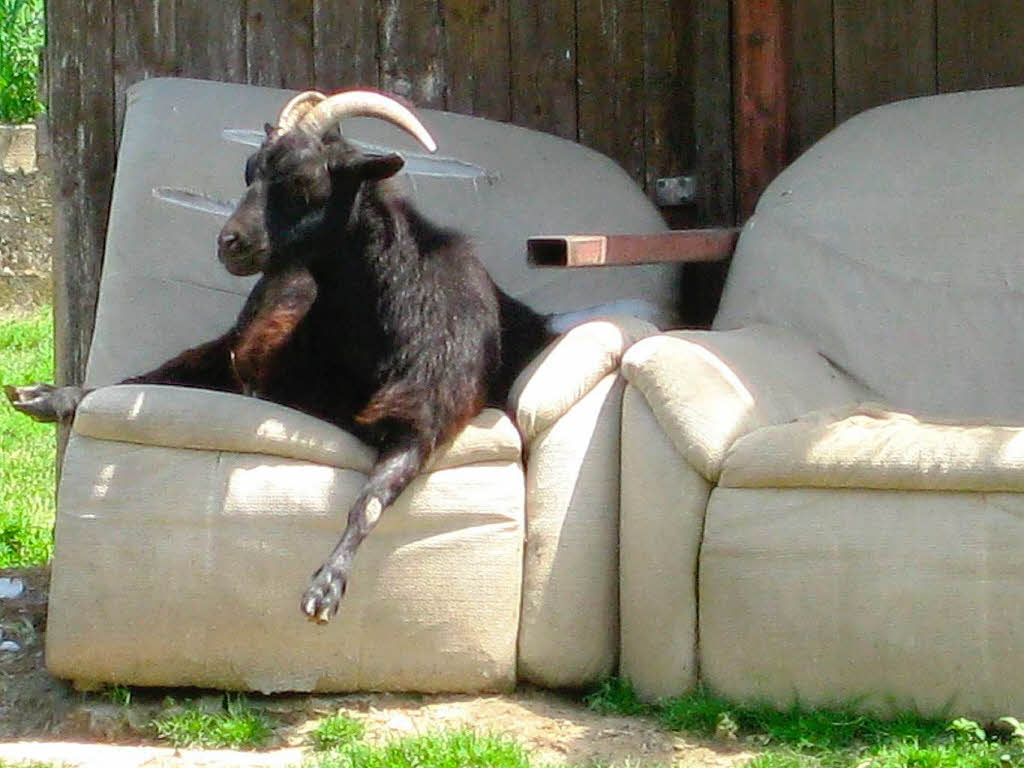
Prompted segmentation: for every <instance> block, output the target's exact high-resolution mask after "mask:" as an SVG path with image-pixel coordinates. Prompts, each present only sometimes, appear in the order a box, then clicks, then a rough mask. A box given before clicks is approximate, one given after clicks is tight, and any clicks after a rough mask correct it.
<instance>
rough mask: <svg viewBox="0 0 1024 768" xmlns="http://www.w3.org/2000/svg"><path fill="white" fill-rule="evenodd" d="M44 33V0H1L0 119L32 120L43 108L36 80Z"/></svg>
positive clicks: (2, 121)
mask: <svg viewBox="0 0 1024 768" xmlns="http://www.w3.org/2000/svg"><path fill="white" fill-rule="evenodd" d="M44 36H45V32H44V23H43V0H0V123H25V122H29V121H31V120H32V119H33V118H34V117H35V116H36V114H38V113H39V111H40V110H41V109H42V104H40V103H39V99H38V97H37V95H36V93H37V86H36V83H37V81H38V78H39V49H40V48H41V47H42V45H43V39H44Z"/></svg>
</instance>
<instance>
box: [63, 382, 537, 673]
mask: <svg viewBox="0 0 1024 768" xmlns="http://www.w3.org/2000/svg"><path fill="white" fill-rule="evenodd" d="M240 399H241V398H240ZM503 418H505V417H503ZM499 431H500V430H499ZM481 459H482V457H478V460H477V461H476V462H474V463H472V464H466V465H462V466H459V467H457V468H451V469H439V470H436V471H433V472H428V473H425V474H422V475H420V476H419V477H417V478H416V479H415V480H414V481H413V483H412V485H411V486H410V487H409V488H408V489H406V491H405V492H404V493H403V494H402V495H401V496H400V497H399V499H398V500H397V501H396V502H395V504H394V505H393V506H392V507H390V508H388V510H387V511H386V512H385V513H384V515H383V516H382V517H381V520H380V523H379V524H378V526H377V528H376V529H375V530H374V531H373V534H372V535H371V536H369V537H367V539H366V541H365V542H363V545H362V546H361V547H360V549H359V552H358V554H357V556H356V560H355V569H354V572H353V574H352V578H351V581H350V583H349V587H348V590H347V592H346V595H345V599H344V601H343V604H342V607H341V610H340V612H339V613H338V615H337V616H336V617H335V619H334V620H333V621H332V622H331V623H330V624H328V625H327V626H317V625H314V624H312V623H311V622H309V621H308V620H307V619H306V617H305V616H304V615H303V614H302V613H301V612H300V611H299V598H300V596H301V595H302V591H303V590H304V589H305V587H306V585H307V584H308V580H309V577H310V574H311V573H313V571H314V570H315V569H316V568H317V567H318V566H319V565H320V563H321V562H322V561H323V558H324V557H325V556H326V555H327V554H328V552H329V551H330V549H331V547H333V546H334V542H335V541H336V540H337V537H338V536H339V535H340V532H341V530H342V529H343V528H344V525H345V520H346V518H347V513H348V505H349V504H350V503H351V502H352V501H353V500H354V498H355V496H356V494H357V492H358V490H359V488H360V486H361V485H362V483H363V481H364V479H365V476H364V475H363V474H362V473H361V472H359V471H357V470H354V469H349V468H338V467H335V466H329V465H325V464H317V463H313V462H310V461H301V460H296V459H292V458H283V457H278V456H273V455H268V454H255V453H239V452H236V451H232V450H213V449H205V450H193V449H187V448H180V447H160V446H156V445H142V444H138V443H129V442H121V441H115V440H107V439H95V438H91V437H85V436H82V435H78V434H74V435H72V438H71V441H70V442H69V445H68V450H67V454H66V459H65V463H64V468H63V474H62V478H61V485H60V494H59V498H58V503H57V509H58V513H57V522H56V547H55V553H54V569H53V577H52V584H51V591H50V604H49V621H48V628H47V647H46V653H47V665H48V668H49V669H50V671H51V672H52V673H53V674H55V675H57V676H58V677H64V678H70V679H73V680H77V681H79V682H86V683H128V684H133V685H151V686H180V685H196V686H202V687H210V688H225V689H243V690H256V691H263V692H271V691H313V690H324V691H352V690H421V691H473V690H489V691H493V690H507V689H509V688H511V687H512V686H513V685H514V683H515V679H516V674H515V670H516V636H517V632H516V626H517V620H518V616H519V607H520V585H521V581H522V562H523V559H522V546H523V545H522V540H523V508H524V502H523V479H522V478H523V475H522V467H521V464H520V463H519V461H518V460H517V459H509V458H507V457H502V454H501V451H500V450H499V451H496V452H495V455H494V456H493V458H491V459H489V460H481Z"/></svg>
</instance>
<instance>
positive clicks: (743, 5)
mask: <svg viewBox="0 0 1024 768" xmlns="http://www.w3.org/2000/svg"><path fill="white" fill-rule="evenodd" d="M732 28H733V51H734V54H733V59H734V60H733V113H734V121H733V125H734V129H733V130H734V137H733V141H734V147H735V157H736V161H735V162H736V166H735V167H736V213H737V220H738V222H739V223H742V222H743V221H744V220H745V219H746V218H747V217H749V216H750V214H751V213H753V211H754V206H755V205H756V204H757V199H758V197H760V195H761V192H763V191H764V188H765V187H766V186H768V182H770V181H771V180H772V179H773V178H775V176H776V175H777V174H778V173H779V171H781V170H782V169H783V167H784V166H785V164H786V131H787V120H786V55H785V37H786V35H785V30H786V27H785V20H784V13H783V0H734V2H733V21H732Z"/></svg>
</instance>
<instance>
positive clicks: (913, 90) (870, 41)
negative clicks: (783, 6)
mask: <svg viewBox="0 0 1024 768" xmlns="http://www.w3.org/2000/svg"><path fill="white" fill-rule="evenodd" d="M935 50H936V46H935V3H934V0H835V51H836V54H835V55H836V69H835V71H836V122H837V123H838V122H842V121H843V120H845V119H846V118H848V117H850V116H852V115H855V114H857V113H858V112H861V111H863V110H865V109H868V108H869V107H874V106H877V105H879V104H885V103H887V102H890V101H896V100H898V99H903V98H908V97H911V96H923V95H926V94H930V93H934V92H935V86H936V82H935V80H936V77H935Z"/></svg>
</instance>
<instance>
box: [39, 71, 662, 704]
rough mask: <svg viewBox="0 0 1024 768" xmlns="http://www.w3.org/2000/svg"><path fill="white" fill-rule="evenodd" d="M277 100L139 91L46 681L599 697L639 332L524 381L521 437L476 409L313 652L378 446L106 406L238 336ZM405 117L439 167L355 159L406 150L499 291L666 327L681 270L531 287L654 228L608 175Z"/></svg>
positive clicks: (267, 94)
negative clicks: (545, 256)
mask: <svg viewBox="0 0 1024 768" xmlns="http://www.w3.org/2000/svg"><path fill="white" fill-rule="evenodd" d="M289 96H290V94H288V93H286V92H283V91H277V90H273V89H266V88H256V87H248V86H239V85H230V84H224V83H212V82H200V81H194V80H173V79H168V80H152V81H148V82H145V83H142V84H139V85H137V86H135V87H133V89H132V90H131V91H130V92H129V95H128V99H127V104H128V107H127V113H126V117H125V121H124V133H123V137H122V140H121V147H120V154H119V161H118V173H117V178H116V180H115V184H114V194H113V201H112V208H111V218H110V224H109V234H108V239H107V244H106V251H105V260H104V268H103V275H102V281H101V286H100V298H99V306H98V311H97V320H96V327H95V333H94V336H93V345H92V350H91V353H90V359H89V365H88V371H87V382H86V384H87V385H88V386H90V387H99V389H97V390H96V391H95V392H94V393H92V394H91V395H90V396H88V397H87V398H86V399H85V400H84V401H83V402H82V403H81V406H80V408H79V411H78V414H77V417H76V420H75V423H74V426H73V429H72V434H71V437H70V441H69V443H68V447H67V453H66V457H65V464H64V468H63V475H62V479H61V484H60V489H59V498H58V505H57V523H56V548H55V554H54V562H53V579H52V587H51V594H50V614H49V625H48V633H47V649H46V652H47V663H48V665H49V668H50V670H51V671H52V672H54V673H55V674H56V675H58V676H60V677H65V678H70V679H73V680H76V681H78V682H79V683H82V684H90V683H128V684H139V685H198V686H209V687H219V688H235V689H254V690H260V691H277V690H335V691H339V690H360V689H361V690H419V691H477V690H501V689H507V688H509V687H511V686H512V685H514V684H515V682H516V680H517V679H521V678H522V679H528V680H531V681H533V682H536V683H541V684H546V685H583V684H586V683H589V682H593V681H596V680H597V679H599V678H600V677H601V676H603V675H606V674H608V673H610V672H612V671H613V670H614V669H615V666H616V663H617V654H618V639H617V638H618V636H617V633H616V627H617V625H618V623H617V622H618V619H617V608H618V601H617V593H618V570H617V568H618V560H617V546H618V538H617V537H618V496H619V489H618V456H619V421H620V419H619V407H620V395H621V391H622V387H623V384H622V383H621V381H619V380H618V379H617V377H616V372H617V369H618V366H619V361H620V358H621V355H622V352H623V351H624V350H625V349H626V348H628V347H629V346H630V345H631V344H632V343H634V342H635V341H637V340H639V339H640V338H642V337H644V336H646V335H649V334H650V333H653V332H654V331H655V330H656V328H655V326H654V325H652V324H651V323H650V322H648V321H647V320H638V319H635V318H631V317H622V318H618V319H616V320H604V321H597V322H591V323H587V324H584V325H580V326H579V327H577V328H575V329H573V330H571V331H569V332H568V333H567V334H566V335H565V336H563V337H562V338H560V339H559V340H558V341H557V342H556V343H555V344H554V345H553V346H552V347H551V348H550V349H549V350H547V352H546V353H545V354H544V355H543V356H542V358H541V359H540V360H538V361H536V362H535V363H534V365H533V366H532V367H531V368H530V370H528V371H527V372H525V373H524V374H523V376H522V377H521V378H520V380H519V382H518V383H517V385H516V393H515V396H514V400H513V402H512V403H511V404H510V412H511V413H513V414H514V415H515V416H516V418H517V420H518V424H516V423H514V422H513V421H512V420H511V419H510V417H509V416H508V415H506V414H505V413H503V412H501V411H497V410H485V411H484V412H483V413H482V414H481V415H480V416H479V417H478V418H477V419H475V420H474V421H473V422H472V423H471V424H470V425H469V427H467V429H466V430H465V431H464V432H463V433H462V434H460V435H459V436H458V437H457V438H456V439H455V440H454V441H453V442H452V443H451V444H449V445H446V446H442V447H441V448H439V449H438V450H437V452H436V453H435V455H434V456H433V459H432V461H431V463H430V465H429V466H428V467H427V469H426V471H424V472H423V473H422V474H421V476H420V477H418V478H417V479H416V480H415V481H414V482H413V484H412V485H411V486H410V487H409V489H408V490H407V491H406V492H405V493H404V494H402V496H401V497H400V499H399V500H398V501H397V502H396V504H395V505H394V506H393V507H392V508H390V509H389V510H387V511H386V513H385V515H384V517H383V518H382V520H381V522H380V525H379V527H378V528H377V529H376V530H375V531H374V532H373V534H372V535H371V536H370V537H369V538H368V539H367V541H366V542H365V543H364V545H363V546H362V547H361V549H360V551H359V555H358V557H357V559H356V564H355V572H354V574H353V578H352V582H351V585H350V588H349V590H348V592H347V594H346V596H345V598H344V603H343V606H342V608H341V611H340V613H339V615H338V617H337V619H336V620H335V621H333V622H332V623H331V624H330V625H328V626H326V627H318V626H314V625H312V624H310V623H309V622H307V621H306V620H305V619H304V617H303V616H302V614H301V613H300V611H299V607H298V606H299V597H300V595H301V592H302V589H303V588H304V584H305V583H306V581H307V580H308V578H309V575H310V573H312V571H313V569H314V568H315V567H316V566H317V565H318V563H319V562H320V560H321V559H322V558H323V556H324V555H325V554H326V553H327V552H328V551H329V550H330V547H331V546H332V545H333V542H334V540H335V539H336V537H337V535H338V533H339V531H340V530H341V529H342V527H343V525H344V520H343V517H344V514H345V511H346V510H347V508H348V506H349V504H350V503H351V501H352V499H353V498H354V495H355V493H356V492H357V489H358V488H359V486H360V485H361V483H362V480H363V476H364V473H365V472H366V471H367V470H368V468H369V466H370V463H371V461H372V459H373V456H372V454H371V452H370V449H369V448H368V447H367V446H365V445H363V444H361V443H359V442H358V441H357V440H355V439H354V438H353V437H352V436H351V435H348V434H346V433H345V432H343V431H341V430H339V429H337V428H335V427H332V426H330V425H327V424H325V423H322V422H319V421H317V420H316V419H312V418H310V417H308V416H305V415H304V414H301V413H298V412H295V411H291V410H289V409H287V408H283V407H280V406H277V405H274V404H272V403H267V402H265V401H261V400H256V399H252V398H245V397H241V396H237V395H228V394H221V393H214V392H203V391H198V390H185V389H179V388H174V387H155V386H112V387H108V386H105V385H108V384H111V383H113V382H116V381H120V380H122V379H123V378H125V377H127V376H129V375H132V374H135V373H138V372H140V371H144V370H148V369H150V368H152V367H154V366H155V365H157V364H159V363H160V362H161V361H163V360H165V359H167V358H169V357H170V356H172V355H174V354H176V353H177V352H179V351H180V350H181V349H184V348H186V347H188V346H192V345H194V344H197V343H199V342H201V341H204V340H206V339H209V338H212V337H213V336H215V335H217V334H219V333H221V332H222V331H223V330H224V329H226V328H227V327H228V326H229V325H230V323H231V321H232V320H233V318H234V316H235V314H236V313H237V312H238V310H239V309H240V307H241V305H242V302H243V299H244V297H245V294H246V293H247V291H248V290H249V288H250V287H251V284H252V280H251V279H249V280H246V279H243V278H236V277H232V276H231V275H229V274H227V272H225V271H224V270H223V269H222V268H221V266H220V265H219V264H218V263H217V260H216V258H215V239H216V235H217V231H218V229H219V228H220V226H221V223H222V221H223V218H222V217H223V215H226V212H227V211H229V210H230V201H231V200H232V198H234V197H237V196H238V195H239V194H240V193H241V191H242V189H243V184H242V175H243V174H242V171H243V168H244V164H245V159H246V157H247V156H248V155H249V154H250V153H251V152H252V151H253V145H254V144H258V143H259V141H260V140H261V138H260V137H261V134H262V127H261V126H262V125H263V124H264V122H265V121H267V120H268V119H273V116H274V115H276V114H277V112H278V111H279V109H280V107H281V105H282V104H284V103H285V102H286V101H287V99H288V97H289ZM422 114H423V117H424V121H425V122H426V123H427V124H428V125H429V127H430V129H431V132H432V133H433V134H434V135H435V136H436V137H437V138H438V142H439V144H440V151H439V153H438V154H437V155H436V156H434V155H424V154H423V153H422V152H420V151H419V150H417V149H416V148H415V146H414V145H413V144H411V143H410V142H408V141H407V140H406V138H405V137H404V136H402V135H400V134H399V133H398V132H395V131H393V130H391V128H390V127H389V126H386V125H382V124H381V123H380V121H369V120H366V119H355V120H352V121H351V125H349V124H346V126H345V131H346V136H348V137H350V138H353V139H355V140H358V141H361V142H363V143H364V144H369V145H372V146H382V145H383V146H387V147H393V148H396V149H397V150H398V151H401V152H403V153H404V154H405V155H406V159H407V161H408V162H407V165H406V172H405V173H404V175H403V176H402V177H400V180H401V181H402V183H403V184H404V185H405V190H406V191H407V192H408V193H409V194H410V195H412V196H413V197H414V198H415V199H416V201H417V203H418V204H419V205H420V207H421V208H422V209H423V210H424V212H425V213H427V214H428V215H430V216H432V217H434V218H435V219H437V220H439V221H440V222H442V223H445V224H449V225H452V226H456V227H459V228H461V229H463V230H465V231H468V233H469V234H471V235H472V236H473V237H474V238H475V239H476V240H477V243H478V245H479V252H480V254H481V256H482V258H483V259H484V261H485V263H486V264H487V266H488V268H489V269H490V271H491V273H492V275H493V276H494V278H495V279H496V281H497V282H498V283H499V284H500V285H502V287H503V288H505V289H506V290H507V291H509V292H510V293H512V294H513V295H516V296H517V297H519V298H522V299H523V300H525V301H527V302H528V303H530V304H532V305H533V306H534V307H535V308H536V309H538V310H540V311H543V312H553V311H568V310H583V309H585V308H587V307H589V306H591V305H594V304H600V303H602V302H608V301H611V300H620V299H623V300H636V299H640V300H643V302H644V305H645V306H646V308H647V309H646V312H647V317H648V319H649V320H654V321H656V322H659V323H665V322H671V319H672V313H673V300H674V299H673V297H674V292H675V288H676V284H677V275H676V273H675V271H674V269H673V268H671V267H664V266H662V267H650V268H645V269H641V270H633V269H622V270H610V271H606V272H600V273H599V272H594V273H593V274H591V275H589V276H583V277H582V278H581V277H580V276H579V275H567V274H563V273H559V272H557V271H541V270H530V269H529V268H528V267H527V265H526V261H525V258H524V255H525V245H524V244H525V239H526V237H527V236H528V235H530V234H533V233H535V232H538V231H540V232H543V231H546V230H554V231H564V230H566V229H582V230H592V229H596V228H598V227H600V228H602V229H606V228H608V227H612V228H613V229H616V230H618V231H624V232H629V231H642V232H659V231H662V230H663V229H664V224H663V223H662V221H661V218H660V216H659V215H658V212H657V210H656V209H655V208H654V207H653V206H652V205H651V204H650V203H649V201H648V200H647V199H646V198H645V197H644V195H643V194H642V192H640V191H639V190H637V189H636V187H635V185H634V184H633V183H632V182H631V180H630V179H629V178H628V177H627V176H626V175H625V173H624V172H622V171H621V170H620V169H619V168H618V167H617V166H615V165H614V163H612V162H611V161H610V160H608V159H607V158H604V157H602V156H600V155H598V154H596V153H594V152H591V151H589V150H586V149H584V148H583V147H580V146H578V145H576V144H572V143H570V142H566V141H563V140H560V139H556V138H554V137H551V136H547V135H544V134H540V133H535V132H532V131H527V130H524V129H521V128H516V127H513V126H508V125H502V124H498V123H494V122H490V121H486V120H479V119H474V118H469V117H464V116H459V115H453V114H447V113H442V112H431V111H424V112H423V113H422ZM580 187H582V188H585V189H587V190H588V194H587V195H586V197H585V199H584V198H583V197H581V196H578V195H577V194H576V192H577V190H578V189H579V188H580ZM595 191H596V192H598V194H597V195H596V196H595V195H594V192H595ZM633 303H634V304H635V303H636V302H633ZM577 321H578V318H577ZM524 460H525V465H524Z"/></svg>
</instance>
